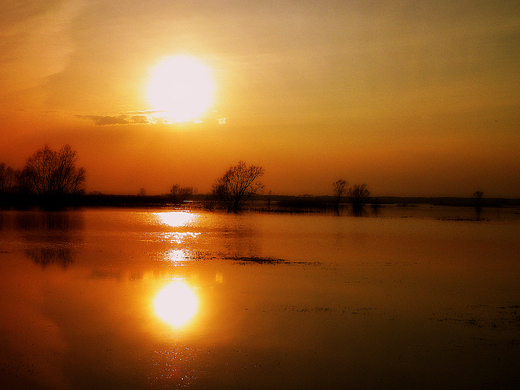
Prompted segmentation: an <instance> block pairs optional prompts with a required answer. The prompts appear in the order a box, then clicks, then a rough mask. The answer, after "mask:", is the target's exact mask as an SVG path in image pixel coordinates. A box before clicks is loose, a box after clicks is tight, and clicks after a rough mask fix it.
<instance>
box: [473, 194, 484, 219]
mask: <svg viewBox="0 0 520 390" xmlns="http://www.w3.org/2000/svg"><path fill="white" fill-rule="evenodd" d="M483 196H484V193H483V192H482V191H475V192H474V193H473V204H474V205H475V210H476V211H477V220H479V221H480V214H481V211H482V197H483Z"/></svg>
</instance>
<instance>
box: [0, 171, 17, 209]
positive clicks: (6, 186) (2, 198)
mask: <svg viewBox="0 0 520 390" xmlns="http://www.w3.org/2000/svg"><path fill="white" fill-rule="evenodd" d="M17 174H18V173H17V172H16V171H15V170H14V169H12V168H11V167H9V166H7V165H5V164H4V163H0V208H5V207H8V206H9V205H10V202H11V201H12V195H13V194H14V193H15V191H16V178H17Z"/></svg>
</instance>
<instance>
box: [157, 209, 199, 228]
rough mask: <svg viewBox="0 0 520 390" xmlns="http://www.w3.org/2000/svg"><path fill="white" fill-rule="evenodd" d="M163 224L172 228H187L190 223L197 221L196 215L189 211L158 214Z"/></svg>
mask: <svg viewBox="0 0 520 390" xmlns="http://www.w3.org/2000/svg"><path fill="white" fill-rule="evenodd" d="M156 215H157V217H158V218H159V220H160V222H161V223H162V224H165V225H168V226H171V227H180V226H186V225H187V224H188V223H190V222H193V221H195V219H196V214H192V213H190V212H187V211H172V212H166V213H157V214H156Z"/></svg>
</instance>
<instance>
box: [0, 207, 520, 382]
mask: <svg viewBox="0 0 520 390" xmlns="http://www.w3.org/2000/svg"><path fill="white" fill-rule="evenodd" d="M472 213H474V210H472V209H471V208H467V209H461V208H454V207H452V208H449V207H446V208H440V207H437V208H432V207H430V206H419V207H383V208H381V209H380V210H378V211H377V213H375V212H372V211H370V210H368V212H367V216H366V217H351V216H348V215H342V216H337V215H333V214H303V215H284V214H261V213H244V214H239V215H232V214H224V213H218V212H215V213H209V212H188V211H170V210H163V209H157V210H135V209H85V210H78V211H70V212H57V213H44V212H34V211H27V212H14V211H4V212H0V278H1V281H0V296H1V301H0V315H1V317H0V382H1V383H2V386H3V388H6V389H29V388H31V389H93V388H96V389H146V388H151V389H156V388H157V389H162V388H193V389H201V388H207V389H248V388H249V389H344V388H354V389H363V388H365V389H394V388H396V389H397V388H399V389H410V388H417V389H438V388H444V389H463V388H464V389H467V388H481V389H488V388H495V389H507V388H512V387H514V385H515V384H517V383H519V382H520V372H519V371H518V368H517V367H518V362H519V361H520V255H519V254H520V217H519V210H518V209H509V208H503V209H490V210H484V211H483V212H482V215H481V217H482V220H480V221H476V220H474V215H473V214H472Z"/></svg>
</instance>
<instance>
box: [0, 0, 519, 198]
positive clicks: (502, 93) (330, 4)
mask: <svg viewBox="0 0 520 390" xmlns="http://www.w3.org/2000/svg"><path fill="white" fill-rule="evenodd" d="M0 35H1V41H0V162H5V163H6V164H8V165H10V166H12V167H13V168H22V167H23V165H24V162H25V160H26V158H27V157H29V156H30V155H31V154H32V153H34V152H35V151H36V150H37V149H38V148H41V147H43V146H44V145H45V144H49V146H51V147H52V148H55V149H57V148H60V147H61V146H63V145H64V144H66V143H68V144H70V145H71V146H72V148H73V149H75V150H76V151H77V152H78V156H79V165H80V166H83V167H85V169H86V170H87V190H88V191H101V192H104V193H124V194H137V193H138V191H139V189H140V188H146V190H147V193H149V194H160V193H166V192H168V191H169V188H170V187H171V186H172V184H174V183H178V184H180V185H181V186H193V187H196V188H198V190H199V192H206V191H209V190H210V188H211V184H212V182H213V181H214V180H215V179H216V178H217V177H218V176H220V175H222V174H223V173H224V171H225V170H226V169H227V168H228V167H229V166H230V165H234V164H236V163H237V162H238V161H239V160H245V161H246V163H248V164H255V165H261V166H263V167H264V168H265V171H266V173H265V176H264V180H263V181H264V183H265V185H266V190H267V191H272V192H273V193H276V194H296V195H298V194H315V195H324V194H330V193H331V191H332V182H334V181H336V180H338V179H339V178H344V179H346V180H347V181H348V182H349V183H350V184H357V183H363V182H365V183H367V184H368V188H369V190H370V191H371V192H372V194H373V195H403V196H406V195H411V196H471V195H472V193H473V192H474V191H476V190H481V191H483V192H484V196H488V197H496V196H500V197H515V198H518V197H520V135H519V132H520V61H519V60H520V50H518V48H520V3H519V2H518V1H516V0H515V1H505V0H493V1H491V0H489V1H488V0H484V1H475V0H449V1H448V0H446V1H444V0H442V1H441V0H439V1H430V2H417V1H405V0H395V1H388V2H383V1H366V0H363V1H361V0H359V1H327V2H317V1H247V0H244V1H211V0H206V1H194V0H178V1H169V0H150V1H141V0H140V1H137V0H124V1H123V0H119V1H111V0H98V1H92V0H62V1H57V0H45V1H43V0H29V1H13V0H4V1H3V2H2V4H1V5H0ZM178 55H184V56H189V57H192V58H194V59H196V60H197V61H199V62H200V63H202V64H205V66H206V67H207V68H208V69H209V70H210V73H211V78H212V80H213V82H214V95H213V100H212V103H211V105H210V107H208V108H207V110H206V111H205V112H204V113H203V114H202V115H200V116H198V117H197V118H194V119H193V120H190V121H187V122H179V123H175V122H174V123H173V124H167V123H161V119H160V117H158V116H157V115H156V116H153V115H154V114H153V113H154V112H155V111H154V110H156V109H157V107H153V106H151V104H150V102H149V101H148V99H147V97H146V90H147V85H148V81H149V80H150V78H151V77H152V75H153V69H154V67H155V66H156V65H157V64H158V63H159V62H160V61H161V60H162V59H163V58H165V57H171V56H178ZM223 118H225V120H223ZM195 119H196V120H195ZM219 119H220V121H219Z"/></svg>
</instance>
